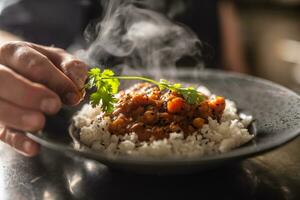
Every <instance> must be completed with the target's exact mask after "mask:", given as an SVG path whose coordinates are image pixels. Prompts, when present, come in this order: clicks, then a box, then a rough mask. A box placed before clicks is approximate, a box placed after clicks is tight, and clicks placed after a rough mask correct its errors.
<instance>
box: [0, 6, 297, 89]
mask: <svg viewBox="0 0 300 200" xmlns="http://www.w3.org/2000/svg"><path fill="white" fill-rule="evenodd" d="M109 2H110V3H113V6H112V7H110V8H111V9H108V8H109V7H108V4H109ZM122 2H126V0H125V1H124V0H116V1H105V0H104V1H102V3H100V1H98V0H51V1H50V0H0V29H1V30H2V35H3V34H4V33H9V34H14V35H17V36H18V37H20V38H22V39H24V40H27V41H31V42H35V43H40V44H45V45H55V46H58V47H62V48H65V49H69V50H70V51H77V50H78V49H80V48H88V47H89V46H90V45H91V44H93V43H94V42H95V41H96V40H97V37H98V33H99V32H101V30H100V31H99V27H100V26H97V24H98V23H99V21H101V20H102V19H103V18H104V16H105V15H104V13H107V12H108V10H109V11H110V12H111V11H112V10H113V9H115V7H118V6H119V5H121V3H122ZM127 2H132V3H133V4H134V5H136V6H138V7H141V8H146V9H150V10H152V11H155V12H158V13H161V14H163V15H164V16H166V17H167V18H168V19H172V20H174V21H176V22H179V23H182V24H185V25H186V26H188V27H189V28H190V29H191V30H192V31H194V32H195V33H196V35H197V36H198V37H199V38H200V40H201V42H202V54H203V55H202V56H203V57H204V58H205V60H206V61H205V62H206V63H205V66H206V67H207V68H221V69H225V70H231V71H238V72H242V73H249V74H253V75H256V76H259V77H263V78H266V79H269V80H272V81H275V82H277V83H280V84H283V85H285V86H287V87H289V88H291V89H293V90H295V91H297V92H300V20H299V19H300V0H232V1H230V0H165V1H158V0H135V1H130V0H128V1H127ZM118 4H119V5H118ZM132 13H133V16H132V18H130V19H129V18H128V16H129V14H132ZM132 13H130V12H129V14H124V15H123V16H122V17H121V18H120V19H118V20H121V21H122V20H123V21H125V22H126V20H129V21H130V23H132V24H134V22H139V21H138V20H139V18H141V19H142V17H145V16H144V15H145V13H143V14H140V15H136V16H135V15H134V12H132ZM152 17H154V16H152ZM156 17H157V18H155V20H157V19H160V18H161V17H160V16H156ZM148 18H149V16H147V19H148ZM150 18H151V16H150ZM152 20H153V19H152ZM155 20H154V22H155V23H156V22H157V21H155ZM91 22H92V23H91ZM125 22H124V23H125ZM114 23H115V21H114ZM124 23H123V24H122V23H119V22H118V23H117V25H118V26H117V27H113V28H112V29H111V30H112V32H111V33H109V34H108V35H113V34H115V33H116V32H118V31H116V30H120V29H122V28H123V29H125V32H126V30H127V31H128V32H130V31H129V28H130V27H124ZM155 23H153V24H155ZM159 23H161V21H159ZM89 24H90V25H89ZM91 24H92V25H91ZM108 24H109V23H108ZM88 25H89V26H88ZM106 25H107V24H106ZM148 25H149V24H148ZM163 25H166V23H165V24H163ZM87 26H88V28H87V29H86V27H87ZM101 28H102V30H103V29H106V28H110V26H107V27H106V26H103V24H102V25H101ZM136 28H137V27H135V29H136ZM143 28H144V27H142V26H138V29H139V30H138V31H136V32H139V31H140V30H143V31H145V28H144V29H143ZM148 28H149V26H148ZM84 30H86V31H85V33H87V32H88V34H85V36H86V37H85V39H86V40H84V39H83V32H84ZM155 30H156V29H149V30H146V32H143V31H140V33H142V34H141V35H142V36H147V34H150V33H149V32H151V31H155ZM157 30H159V31H160V30H162V29H157ZM157 30H156V31H157ZM146 33H147V34H146ZM167 33H169V32H167ZM170 33H172V32H170ZM118 34H120V35H118V37H120V38H122V37H124V34H125V33H124V34H123V32H122V31H119V32H118ZM122 34H123V35H122ZM141 35H139V37H140V36H141ZM150 35H151V34H150ZM152 35H154V36H155V39H159V37H163V38H160V39H162V41H165V40H166V38H164V37H166V36H167V37H169V35H171V34H169V35H168V34H162V36H159V34H157V35H155V33H154V32H153V34H152ZM125 36H126V35H125ZM189 36H191V37H193V34H190V33H189ZM0 39H1V34H0ZM98 39H99V38H98ZM104 39H108V40H110V39H111V38H110V37H108V38H103V37H100V39H99V41H100V44H101V41H104ZM117 39H118V38H117ZM139 39H140V38H139ZM142 39H143V41H144V42H145V43H146V42H148V40H145V38H142ZM148 39H149V38H148ZM175 39H177V40H178V41H181V40H182V39H186V38H181V35H178V38H175ZM86 41H88V42H86ZM99 41H98V42H99ZM167 41H168V42H169V43H172V42H173V41H172V42H170V41H169V40H167ZM118 42H119V41H118ZM144 42H143V43H144ZM151 42H152V43H151ZM173 43H174V42H173ZM173 43H172V44H173ZM108 44H109V42H108V43H107V41H106V43H105V45H98V46H96V48H94V49H90V50H91V51H92V53H91V51H90V54H95V51H96V50H97V53H96V55H94V57H96V58H97V59H98V58H99V59H100V58H101V59H102V62H104V63H109V62H111V61H112V60H118V62H120V60H121V62H123V61H124V60H127V61H128V55H126V56H123V57H122V56H120V55H115V54H114V52H112V51H109V50H107V49H105V47H103V46H109V45H108ZM118 44H119V43H118ZM174 44H175V46H171V49H172V48H173V49H174V48H177V46H176V44H177V43H176V41H175V43H174ZM126 45H127V43H126ZM150 45H153V40H149V45H148V43H146V45H144V46H150ZM91 46H92V45H91ZM162 46H163V45H162ZM126 47H127V46H126ZM99 48H104V49H103V50H101V51H99V52H98V50H99ZM120 49H121V48H120ZM154 49H155V50H157V48H156V47H155V48H154ZM163 49H164V50H165V48H163ZM135 50H140V49H133V50H131V51H132V52H136V51H135ZM142 50H144V49H142ZM126 51H127V49H126ZM108 52H109V53H110V54H113V55H108V54H109V53H108ZM146 52H149V49H147V51H146ZM123 53H124V52H123ZM182 55H183V54H182ZM182 55H181V56H182ZM129 56H131V57H134V56H132V55H129ZM143 57H144V56H142V57H141V58H139V60H143ZM146 57H147V56H146ZM113 58H114V59H113ZM116 58H117V59H116ZM162 59H163V60H166V57H165V56H162ZM162 63H163V62H162ZM182 63H183V65H185V64H186V62H181V60H179V61H178V62H176V64H182ZM113 64H115V63H114V62H112V64H111V65H113ZM135 64H136V63H135ZM142 64H143V65H145V63H142ZM137 65H138V64H137Z"/></svg>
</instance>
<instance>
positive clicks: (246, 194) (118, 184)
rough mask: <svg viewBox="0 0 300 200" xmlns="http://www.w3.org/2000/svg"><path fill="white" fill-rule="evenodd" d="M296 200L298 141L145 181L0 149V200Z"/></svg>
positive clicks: (52, 155)
mask: <svg viewBox="0 0 300 200" xmlns="http://www.w3.org/2000/svg"><path fill="white" fill-rule="evenodd" d="M192 197H193V198H196V199H243V200H247V199H264V200H265V199H272V200H275V199H280V200H281V199H295V200H296V199H297V200H298V199H300V138H297V139H295V140H294V141H292V142H291V143H289V144H287V145H285V146H283V147H281V148H279V149H277V150H274V151H272V152H269V153H266V154H264V155H261V156H257V157H254V158H251V159H247V160H244V161H242V162H238V163H232V164H230V165H227V166H223V167H220V168H218V169H214V170H211V171H205V172H201V173H198V174H190V175H177V176H149V175H148V176H146V175H138V174H128V173H122V172H118V171H112V170H110V169H108V168H107V167H105V166H104V165H102V164H99V163H97V162H94V161H89V160H84V159H81V158H79V157H69V156H65V155H61V154H58V153H56V152H54V151H52V150H48V149H42V151H41V153H40V155H39V156H37V157H35V158H25V157H23V156H21V155H19V154H17V153H15V152H14V151H13V150H11V149H10V148H9V147H8V146H7V145H5V144H2V143H1V144H0V199H1V200H19V199H20V200H32V199H33V200H35V199H37V200H40V199H51V200H52V199H54V200H56V199H101V200H103V199H104V200H105V199H112V200H113V199H152V200H153V199H189V198H192Z"/></svg>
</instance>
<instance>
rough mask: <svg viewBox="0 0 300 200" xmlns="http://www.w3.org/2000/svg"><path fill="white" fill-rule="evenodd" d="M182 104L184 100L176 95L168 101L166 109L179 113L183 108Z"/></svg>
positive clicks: (183, 104)
mask: <svg viewBox="0 0 300 200" xmlns="http://www.w3.org/2000/svg"><path fill="white" fill-rule="evenodd" d="M184 106H185V101H184V100H183V99H182V98H180V97H176V98H174V99H172V100H170V101H168V104H167V109H168V112H169V113H179V112H181V111H183V110H184Z"/></svg>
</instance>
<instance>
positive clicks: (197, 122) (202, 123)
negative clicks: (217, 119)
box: [193, 117, 205, 129]
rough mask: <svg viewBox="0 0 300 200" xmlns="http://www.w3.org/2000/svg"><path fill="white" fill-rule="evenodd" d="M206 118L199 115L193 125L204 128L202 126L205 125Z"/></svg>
mask: <svg viewBox="0 0 300 200" xmlns="http://www.w3.org/2000/svg"><path fill="white" fill-rule="evenodd" d="M204 122H205V121H204V119H202V118H200V117H197V118H195V119H194V120H193V126H194V127H196V128H198V129H199V128H202V126H203V125H204Z"/></svg>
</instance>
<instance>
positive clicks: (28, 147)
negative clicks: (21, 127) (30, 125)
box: [0, 124, 40, 157]
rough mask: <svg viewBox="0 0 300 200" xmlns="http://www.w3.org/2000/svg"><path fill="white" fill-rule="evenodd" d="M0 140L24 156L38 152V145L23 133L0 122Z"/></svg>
mask: <svg viewBox="0 0 300 200" xmlns="http://www.w3.org/2000/svg"><path fill="white" fill-rule="evenodd" d="M0 140H1V141H3V142H4V143H6V144H8V145H10V146H12V147H13V148H14V149H15V150H16V151H18V152H19V153H21V154H23V155H25V156H30V157H32V156H35V155H37V154H38V152H39V149H40V146H39V145H38V144H37V143H35V142H34V141H32V140H31V139H29V138H27V137H26V136H25V135H22V134H20V133H17V131H13V130H11V129H8V128H5V127H4V126H3V125H1V124H0Z"/></svg>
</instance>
